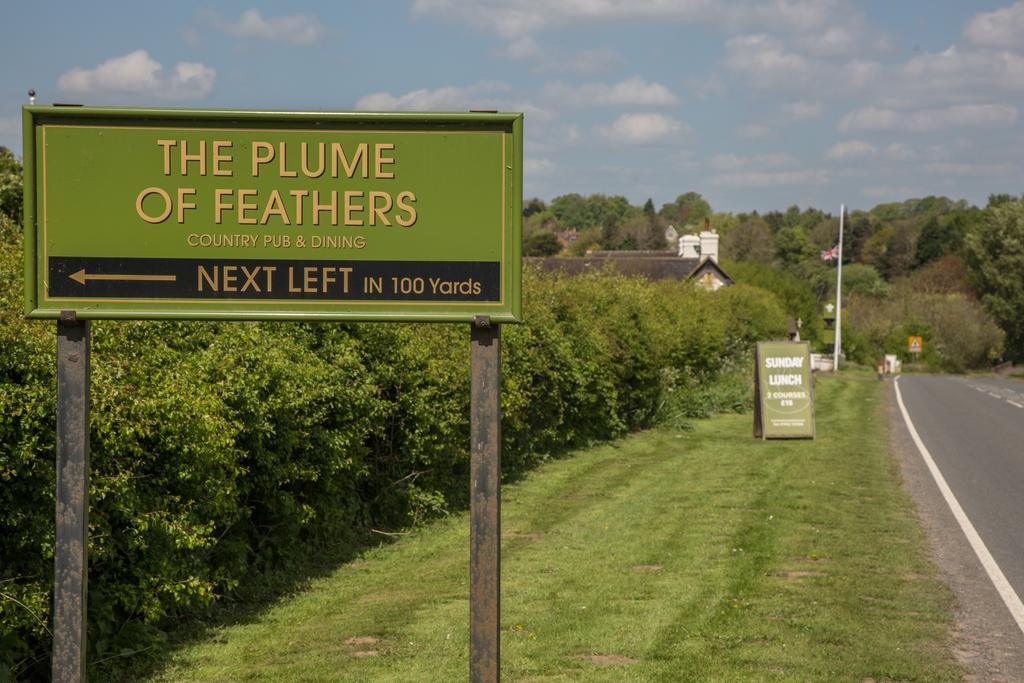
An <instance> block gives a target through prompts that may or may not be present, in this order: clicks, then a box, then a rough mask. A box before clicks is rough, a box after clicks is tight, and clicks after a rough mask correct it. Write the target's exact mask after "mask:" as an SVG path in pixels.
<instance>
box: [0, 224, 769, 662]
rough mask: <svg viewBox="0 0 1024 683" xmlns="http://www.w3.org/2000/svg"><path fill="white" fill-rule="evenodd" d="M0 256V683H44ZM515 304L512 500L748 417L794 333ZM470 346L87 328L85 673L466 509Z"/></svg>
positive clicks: (659, 315)
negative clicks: (338, 557)
mask: <svg viewBox="0 0 1024 683" xmlns="http://www.w3.org/2000/svg"><path fill="white" fill-rule="evenodd" d="M0 234H3V235H5V236H6V237H7V239H6V240H5V241H4V242H3V243H2V244H0V311H2V317H0V481H2V482H3V485H2V486H0V557H3V558H4V559H3V562H2V563H0V584H2V586H3V588H2V591H0V592H2V593H3V596H0V633H2V634H3V636H2V640H0V653H2V654H0V677H2V675H3V670H4V667H8V668H9V670H10V671H11V672H13V673H15V674H16V675H18V676H23V677H26V678H32V677H45V671H46V670H47V666H48V663H47V659H48V652H49V642H48V635H47V629H46V624H47V622H48V621H49V616H48V603H49V594H50V590H51V586H52V571H53V570H52V565H53V509H54V500H53V491H54V471H53V469H54V465H53V461H54V458H53V453H54V434H53V432H54V423H55V412H54V411H55V397H54V364H55V361H54V351H55V348H54V347H55V343H54V335H53V326H52V323H45V322H41V321H27V320H25V319H23V318H22V315H21V310H20V308H21V301H22V292H21V287H22V285H21V278H22V271H21V249H20V245H19V244H18V239H19V237H18V231H17V230H15V229H13V226H12V224H11V222H9V221H6V220H5V219H3V218H2V217H0ZM524 281H525V285H524V297H525V303H526V310H527V314H528V322H527V323H526V324H524V325H515V326H505V327H504V328H503V364H504V376H503V382H504V386H503V395H502V407H503V411H504V419H503V427H502V430H503V472H504V474H505V475H506V476H507V477H516V476H519V475H520V474H521V473H522V472H525V471H526V470H527V469H528V468H530V467H532V466H534V465H535V464H536V463H537V462H539V461H541V460H543V459H544V458H546V457H549V456H551V455H554V454H557V453H559V452H563V451H565V450H566V449H567V448H571V447H574V446H579V445H583V444H586V443H589V442H591V441H595V440H600V439H609V438H612V437H615V436H618V435H621V434H624V433H625V432H627V431H630V430H634V429H639V428H643V427H647V426H650V425H652V424H654V423H655V422H656V421H657V420H658V419H664V418H665V417H666V415H675V414H683V415H687V416H689V415H699V414H706V413H707V412H708V411H710V410H716V409H727V410H734V409H741V408H742V407H743V405H744V403H745V401H748V400H749V398H748V396H749V380H748V378H746V377H745V375H744V373H748V372H749V352H750V348H751V345H752V343H753V342H754V341H755V340H757V339H759V338H770V337H778V336H781V334H782V333H783V332H784V330H785V326H784V319H783V314H782V310H781V308H780V307H779V305H778V303H777V302H776V301H775V299H774V298H773V297H772V296H771V295H769V294H767V293H765V292H763V291H761V290H758V289H755V288H750V287H734V288H728V289H725V290H722V291H720V292H717V293H713V294H709V293H706V292H703V291H700V290H698V289H697V288H695V287H693V286H692V285H691V284H688V283H666V282H662V283H657V284H650V283H646V282H643V281H640V280H635V279H628V278H625V277H621V276H616V275H612V274H608V273H593V274H589V275H584V276H581V277H567V276H562V275H543V274H541V273H539V272H537V271H534V270H531V269H527V272H526V273H525V275H524ZM468 332H469V331H468V327H467V326H465V325H412V324H392V325H355V324H302V323H290V324H289V323H195V322H180V323H178V322H110V321H104V322H97V323H94V324H93V384H92V397H93V405H92V431H91V444H92V473H91V482H90V497H91V500H90V524H89V533H90V539H91V541H90V590H89V597H90V601H89V602H90V605H89V619H90V636H89V647H90V653H89V656H90V660H91V661H93V662H96V661H98V660H100V659H103V658H105V657H110V656H111V655H112V654H114V655H119V654H120V653H122V652H126V653H130V652H134V651H136V650H139V649H144V648H145V647H147V645H148V644H150V643H152V642H154V641H156V640H158V639H159V638H161V630H162V629H164V628H166V627H167V626H168V625H169V624H172V623H174V622H176V621H179V620H181V619H185V618H188V617H190V616H194V615H197V614H202V612H203V611H204V610H205V609H207V608H208V607H209V606H210V605H212V604H213V603H214V602H216V601H217V600H218V599H220V598H223V597H225V596H231V595H234V594H237V592H238V591H239V590H240V589H241V588H244V587H245V586H251V585H257V584H258V583H259V582H260V581H264V580H266V579H267V577H271V576H273V575H274V574H275V573H276V572H281V571H283V570H286V569H288V568H289V567H291V566H292V565H295V564H296V563H299V564H301V563H302V562H303V561H305V559H306V558H309V557H310V556H311V555H312V554H314V553H316V552H319V551H320V550H321V549H324V548H326V547H328V546H329V545H331V544H335V545H338V544H341V545H344V544H349V545H351V544H353V543H354V542H356V541H357V540H358V539H359V538H360V537H361V535H362V534H363V532H365V531H366V530H368V529H369V528H372V527H381V526H383V527H385V528H387V527H389V526H390V527H391V528H395V527H401V526H405V525H409V524H415V523H418V522H420V521H422V520H423V519H426V518H427V517H430V516H433V515H438V514H444V513H445V512H446V511H447V510H449V509H454V508H458V507H459V506H462V505H464V504H465V500H466V492H467V486H466V481H467V479H468V459H469V456H468V445H469V424H468V420H469V413H468V411H469V367H468V355H469V354H468V341H469V339H468V337H469V334H468ZM678 397H683V399H682V403H679V400H680V399H679V398H678ZM672 406H676V408H678V410H675V412H673V409H672ZM666 407H668V408H666ZM122 661H123V660H122Z"/></svg>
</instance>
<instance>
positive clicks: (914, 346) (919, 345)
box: [907, 337, 924, 353]
mask: <svg viewBox="0 0 1024 683" xmlns="http://www.w3.org/2000/svg"><path fill="white" fill-rule="evenodd" d="M923 348H924V340H923V339H921V337H907V351H908V352H909V353H921V351H922V349H923Z"/></svg>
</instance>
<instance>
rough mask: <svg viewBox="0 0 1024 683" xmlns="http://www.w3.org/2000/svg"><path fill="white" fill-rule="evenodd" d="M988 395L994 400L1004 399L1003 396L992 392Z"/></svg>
mask: <svg viewBox="0 0 1024 683" xmlns="http://www.w3.org/2000/svg"><path fill="white" fill-rule="evenodd" d="M988 395H989V396H991V397H992V398H1002V396H1000V395H999V394H993V393H992V392H991V391H990V392H988Z"/></svg>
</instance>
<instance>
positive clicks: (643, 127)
mask: <svg viewBox="0 0 1024 683" xmlns="http://www.w3.org/2000/svg"><path fill="white" fill-rule="evenodd" d="M595 130H596V131H597V133H598V135H600V136H601V137H603V138H605V139H606V140H609V141H611V142H624V143H630V144H639V145H644V144H649V143H652V142H659V141H662V140H667V139H671V138H678V137H681V136H684V135H688V134H689V133H690V132H692V129H691V128H690V126H689V125H687V124H686V123H685V122H684V121H680V120H679V119H674V118H672V117H670V116H665V115H663V114H647V113H643V114H623V115H622V116H620V117H619V118H617V119H615V121H614V122H613V123H612V124H611V125H610V126H597V127H596V128H595Z"/></svg>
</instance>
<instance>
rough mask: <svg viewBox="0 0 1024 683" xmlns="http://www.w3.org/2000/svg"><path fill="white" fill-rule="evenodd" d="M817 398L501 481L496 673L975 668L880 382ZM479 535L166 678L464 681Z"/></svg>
mask: <svg viewBox="0 0 1024 683" xmlns="http://www.w3.org/2000/svg"><path fill="white" fill-rule="evenodd" d="M816 401H817V406H816V412H817V419H818V435H819V436H818V439H817V440H815V441H773V442H761V441H756V440H754V439H753V438H751V436H750V434H751V425H750V420H751V418H750V417H749V416H742V415H726V416H719V417H715V418H713V419H710V420H705V421H700V422H698V423H696V425H695V429H694V430H693V431H687V432H677V431H669V430H654V431H648V432H645V433H642V434H639V435H636V436H633V437H630V438H628V439H625V440H623V441H620V442H617V443H615V444H612V445H606V446H601V447H598V448H595V449H592V450H588V451H585V452H580V453H578V454H576V455H575V457H572V458H569V459H566V460H561V461H558V462H553V463H550V464H547V465H545V466H543V467H541V468H539V469H538V470H536V471H535V472H533V473H531V474H530V475H529V476H528V477H527V478H526V479H525V480H524V481H522V482H520V483H517V484H516V485H514V486H509V487H506V488H505V490H504V492H503V496H504V506H503V536H504V542H503V557H502V562H503V579H502V598H503V605H502V624H503V626H502V644H501V646H502V675H503V678H506V679H509V680H523V681H526V680H552V681H554V680H587V681H687V680H700V681H709V680H710V681H715V680H719V681H735V680H780V681H783V680H816V681H825V680H852V681H863V680H867V679H874V680H900V681H945V680H950V681H952V680H960V679H961V678H962V675H963V672H962V670H961V669H960V668H959V665H958V664H957V663H956V661H955V659H954V657H953V655H952V654H951V651H950V648H949V639H950V629H951V624H952V611H951V605H952V598H951V596H950V594H949V592H948V590H947V589H946V588H945V587H944V585H943V584H942V583H941V582H940V581H939V580H938V579H937V577H936V573H935V569H934V567H933V566H932V565H931V563H930V562H929V560H928V559H927V552H926V549H925V542H924V537H923V535H922V533H921V531H920V529H919V527H918V524H917V520H916V516H915V513H914V511H913V507H912V504H911V502H910V500H909V498H908V497H907V495H906V494H905V493H904V492H903V491H902V490H901V488H900V486H899V475H898V469H897V466H896V464H895V463H894V461H893V460H892V459H891V458H890V457H889V455H888V437H887V427H886V422H885V420H886V418H885V414H884V410H883V406H882V401H883V394H882V385H881V384H880V383H878V382H874V381H865V380H864V379H851V380H839V379H825V380H822V381H820V382H819V383H818V386H817V388H816ZM467 548H468V529H467V520H466V517H465V515H459V516H453V517H451V518H448V519H446V520H442V521H440V522H438V523H435V524H432V525H430V526H428V527H425V528H423V529H421V530H419V531H416V532H415V533H414V534H411V535H409V536H407V537H404V538H403V539H402V540H400V541H399V542H397V543H395V544H392V545H390V546H386V547H381V548H378V549H375V550H372V551H369V552H367V553H365V554H364V555H363V556H362V557H361V558H359V559H357V560H355V561H352V562H350V563H348V564H346V565H344V566H342V567H341V568H339V569H338V570H337V571H336V572H335V573H333V574H332V575H330V576H329V577H326V578H323V579H317V580H316V581H314V582H313V583H312V585H311V586H310V587H309V589H308V590H307V591H304V592H302V593H300V594H297V595H295V596H293V597H291V598H289V599H287V600H285V601H282V602H281V603H279V604H277V605H275V606H273V607H272V608H270V609H268V610H266V611H265V612H263V613H262V614H260V615H259V616H258V617H256V618H254V619H253V620H252V621H251V622H249V623H245V624H238V625H234V626H230V627H224V628H219V629H216V630H215V631H213V632H211V633H210V634H209V636H208V637H207V638H205V639H203V640H201V641H197V642H195V643H192V644H190V645H188V646H187V647H185V648H183V649H181V650H179V651H178V652H176V653H175V654H174V656H173V658H172V660H171V661H170V663H169V665H168V666H167V667H166V668H165V669H164V670H163V671H162V672H160V673H159V674H158V675H156V676H155V677H154V679H153V680H157V681H228V680H232V681H238V680H267V681H282V680H289V681H291V680H302V681H340V680H344V681H448V680H464V679H465V677H466V672H467V670H468V664H467V650H468V631H467V616H468V600H467V594H468V576H467V552H468V550H467Z"/></svg>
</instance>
